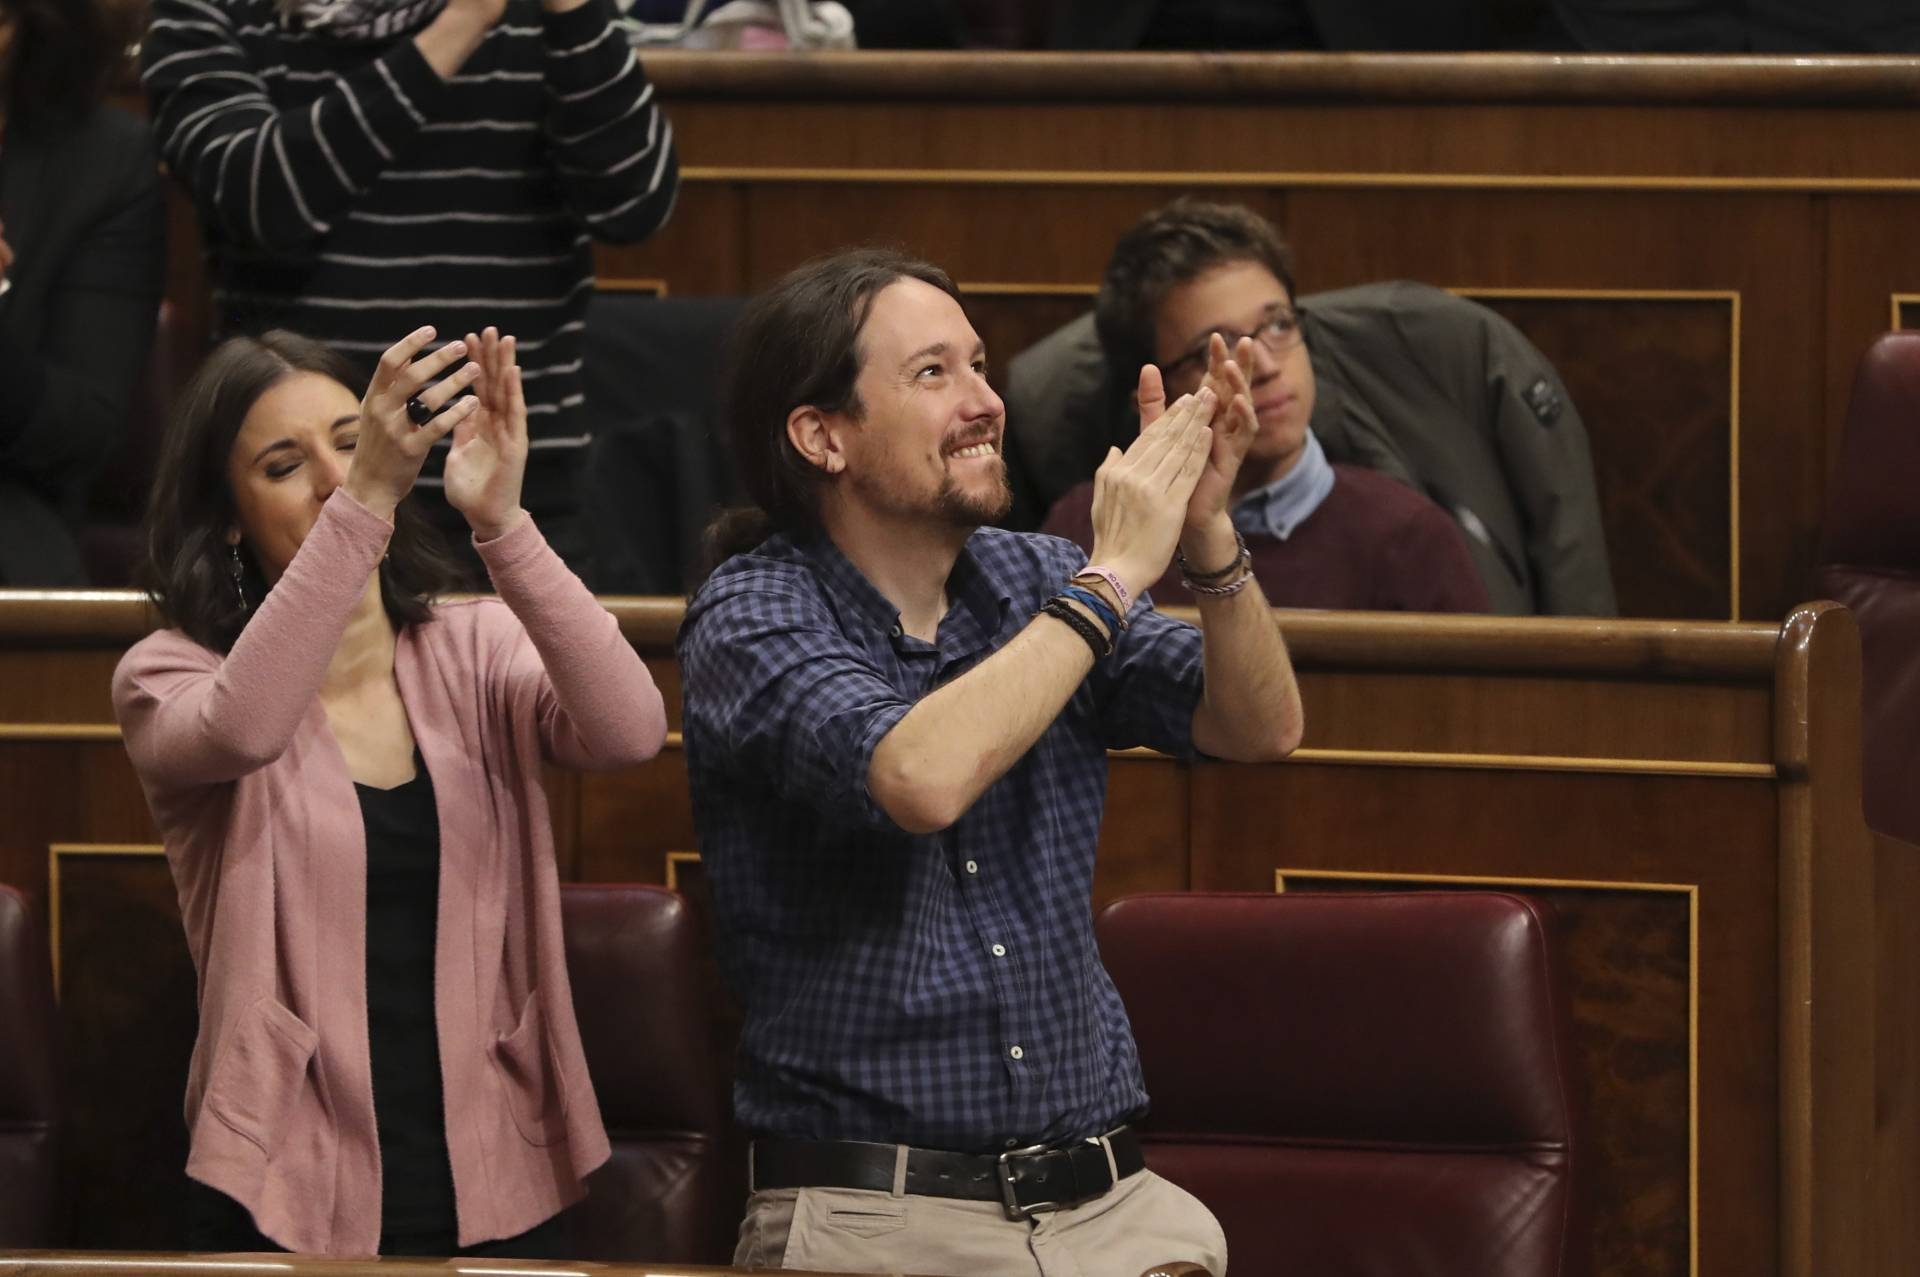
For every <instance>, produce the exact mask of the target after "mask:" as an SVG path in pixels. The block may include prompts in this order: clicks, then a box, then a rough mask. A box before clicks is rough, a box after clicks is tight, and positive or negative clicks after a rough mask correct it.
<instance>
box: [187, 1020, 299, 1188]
mask: <svg viewBox="0 0 1920 1277" xmlns="http://www.w3.org/2000/svg"><path fill="white" fill-rule="evenodd" d="M319 1044H320V1037H319V1035H318V1034H317V1033H315V1032H314V1031H313V1029H312V1028H310V1027H309V1026H308V1025H307V1023H306V1022H305V1021H304V1020H302V1019H301V1018H300V1017H299V1016H297V1015H295V1014H294V1013H293V1012H291V1011H289V1010H288V1009H287V1008H286V1007H285V1006H283V1005H282V1004H281V1003H280V1002H278V1001H276V1000H275V999H273V998H271V997H263V998H261V999H260V1000H259V1001H257V1002H255V1003H253V1004H252V1005H251V1006H249V1007H248V1008H247V1009H246V1010H245V1011H243V1012H241V1013H240V1018H239V1019H238V1020H237V1021H235V1023H234V1026H233V1028H232V1029H231V1030H230V1031H229V1032H228V1034H227V1039H226V1041H225V1042H223V1043H222V1044H221V1046H220V1058H219V1061H218V1062H217V1063H216V1064H215V1065H214V1067H213V1074H212V1076H211V1078H210V1079H209V1080H208V1083H207V1108H208V1109H209V1110H210V1111H211V1112H212V1113H213V1115H214V1116H215V1117H217V1118H219V1119H220V1121H222V1122H223V1123H225V1124H226V1125H227V1126H228V1127H230V1128H231V1129H232V1130H233V1131H234V1133H236V1134H237V1135H239V1136H241V1137H242V1138H243V1139H246V1140H247V1141H249V1142H250V1143H252V1144H254V1145H255V1146H257V1147H258V1148H259V1149H260V1151H261V1152H263V1153H266V1154H268V1155H271V1154H272V1153H273V1151H274V1147H275V1145H276V1144H277V1143H278V1142H279V1137H280V1134H281V1132H282V1130H283V1128H284V1127H285V1124H286V1117H287V1110H288V1108H289V1107H290V1106H291V1105H292V1103H293V1101H294V1098H295V1097H296V1096H297V1095H298V1094H299V1093H300V1091H301V1089H302V1088H303V1087H304V1086H305V1085H306V1077H307V1066H308V1064H309V1063H311V1062H312V1060H313V1054H314V1051H315V1049H316V1048H317V1047H318V1046H319Z"/></svg>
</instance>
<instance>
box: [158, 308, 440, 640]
mask: <svg viewBox="0 0 1920 1277" xmlns="http://www.w3.org/2000/svg"><path fill="white" fill-rule="evenodd" d="M300 372H310V373H318V374H320V375H321V376H323V377H331V378H332V379H333V380H335V381H337V382H339V383H340V384H341V385H343V386H345V387H346V388H347V389H349V390H353V389H354V382H355V381H356V380H358V378H356V377H355V376H354V372H353V368H352V367H351V366H350V365H349V364H348V363H347V361H346V360H345V359H343V358H342V357H341V356H340V355H339V354H337V353H336V352H334V351H333V350H331V349H329V348H328V347H326V346H324V345H322V344H320V343H319V342H317V341H314V340H313V339H312V338H310V337H302V336H300V335H299V334H297V333H290V332H284V331H279V330H276V331H274V332H269V333H265V334H263V335H262V336H259V337H235V338H232V339H231V340H229V341H226V342H223V343H221V345H220V346H219V347H218V348H216V349H215V350H214V352H213V353H212V354H210V355H208V356H207V358H206V362H204V363H202V364H201V365H200V370H199V371H198V372H197V373H195V374H194V376H193V380H191V381H189V382H188V383H187V385H186V387H185V389H183V390H182V391H181V392H180V398H179V400H178V401H177V402H176V403H175V404H174V408H173V415H172V418H171V419H170V420H169V421H168V423H167V435H166V438H165V439H164V440H163V441H162V443H161V445H160V458H159V461H158V462H157V464H156V466H155V470H154V476H153V492H152V494H151V495H150V496H149V497H148V500H147V519H146V555H145V557H144V559H143V560H142V561H141V563H140V566H139V569H138V572H137V576H138V580H139V583H140V585H141V587H142V588H143V589H145V590H146V592H147V594H148V596H149V597H151V598H152V599H153V602H154V606H155V607H157V608H159V609H160V614H161V615H162V616H163V617H165V618H166V621H167V623H168V624H169V625H172V626H175V627H176V628H178V629H181V630H184V631H185V632H186V634H187V635H188V637H190V638H192V639H193V640H194V641H195V642H198V643H202V644H205V645H206V646H207V647H210V648H213V649H214V650H215V651H218V652H225V651H228V650H229V649H231V648H232V647H233V643H234V640H235V639H237V638H238V637H239V636H240V631H241V630H242V629H244V628H246V624H247V618H248V617H249V616H251V615H252V613H253V609H254V608H256V607H258V606H259V605H260V600H261V599H263V598H265V597H266V593H267V590H268V588H269V587H268V585H267V581H266V578H265V576H263V575H262V574H261V571H260V565H259V563H258V562H256V561H255V559H254V556H253V554H252V552H251V551H250V550H248V549H247V547H246V546H245V545H244V544H243V545H242V546H241V547H240V562H241V577H240V590H239V591H236V590H235V589H234V579H233V571H232V563H233V553H232V551H231V550H230V549H229V548H228V543H227V531H228V529H230V528H231V527H233V524H234V520H235V519H236V518H237V517H238V512H237V508H236V506H235V505H234V500H233V489H232V487H231V486H230V485H229V483H228V480H227V461H228V458H229V457H230V456H231V455H232V453H233V441H234V440H235V439H236V438H237V437H239V434H240V426H241V423H242V422H244V421H245V420H246V419H247V414H248V413H249V412H251V411H252V410H253V406H254V404H256V403H258V402H259V401H260V397H261V396H262V395H264V394H266V393H267V391H269V390H271V389H272V388H273V387H274V386H276V385H278V384H279V383H280V382H281V381H283V380H285V379H286V378H287V377H290V376H292V375H293V374H295V373H300ZM354 393H355V394H358V393H359V392H358V391H357V390H356V391H354ZM460 584H461V580H460V569H459V568H458V567H457V566H456V565H455V563H454V561H453V559H452V557H451V556H450V555H449V554H448V552H447V549H446V546H445V544H444V542H442V540H441V538H440V534H439V533H438V532H437V531H436V530H435V529H434V528H433V527H432V525H430V524H429V523H428V522H427V521H426V518H425V516H423V515H422V514H421V513H420V512H419V511H418V510H417V509H415V508H414V505H413V502H412V500H411V499H409V500H406V501H402V502H401V503H400V508H399V509H398V510H396V511H394V516H393V539H392V540H391V541H389V542H388V545H387V556H386V558H385V559H383V560H381V563H380V594H381V599H382V601H383V602H384V603H385V604H386V609H387V616H388V617H389V618H390V619H391V620H392V621H393V623H394V625H396V626H401V625H407V624H410V623H412V622H416V621H425V620H427V619H428V618H429V617H430V616H431V615H432V601H433V599H434V598H435V597H437V596H439V595H441V594H445V593H447V592H449V591H450V590H453V589H456V588H458V587H459V585H460ZM241 594H244V596H245V601H244V603H243V601H242V599H241V597H240V595H241Z"/></svg>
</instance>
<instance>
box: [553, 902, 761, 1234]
mask: <svg viewBox="0 0 1920 1277" xmlns="http://www.w3.org/2000/svg"><path fill="white" fill-rule="evenodd" d="M560 896H561V909H562V913H563V916H564V920H565V927H566V946H567V972H568V975H569V977H570V978H571V979H572V982H573V1002H574V1011H575V1014H576V1015H577V1017H578V1018H579V1021H580V1037H581V1041H582V1043H583V1045H584V1047H585V1049H586V1055H587V1067H588V1070H589V1071H590V1072H591V1073H592V1075H593V1088H594V1091H595V1092H596V1094H597V1096H598V1098H599V1101H600V1114H601V1117H602V1118H603V1119H604V1120H605V1122H606V1125H607V1134H608V1136H609V1137H610V1138H611V1140H612V1143H613V1156H612V1158H611V1159H610V1160H609V1161H608V1163H607V1164H606V1165H605V1166H603V1167H602V1168H601V1169H600V1170H598V1171H596V1172H595V1173H594V1174H593V1176H592V1178H591V1180H590V1181H589V1183H588V1194H587V1199H586V1201H584V1202H582V1203H581V1204H580V1205H579V1206H577V1207H575V1208H574V1209H573V1210H572V1211H571V1212H569V1215H568V1230H569V1236H570V1240H571V1246H570V1247H569V1250H568V1254H569V1255H570V1256H571V1257H574V1258H579V1259H600V1260H631V1261H653V1262H667V1263H679V1264H689V1263H693V1264H698V1263H724V1262H725V1261H726V1260H727V1259H728V1258H729V1257H730V1256H731V1255H732V1252H733V1233H734V1228H735V1226H736V1224H737V1223H738V1220H739V1207H740V1205H741V1201H740V1197H739V1195H738V1194H737V1193H735V1192H733V1186H734V1183H735V1180H736V1179H737V1177H736V1176H732V1175H730V1174H729V1173H728V1171H727V1159H726V1157H725V1154H724V1153H723V1139H724V1137H725V1135H726V1131H727V1109H726V1102H725V1095H724V1093H723V1088H724V1082H723V1080H722V1074H721V1070H720V1069H719V1067H718V1063H717V1061H716V1058H715V1053H714V1051H713V1048H712V1043H711V1040H710V1032H711V1030H710V1023H711V1015H710V1012H709V1008H708V1005H707V996H708V989H707V982H706V975H707V972H706V966H705V962H706V958H705V946H704V943H703V941H702V937H701V930H700V927H699V924H698V921H697V919H696V918H695V916H694V914H693V912H692V910H691V909H689V908H688V906H687V902H686V901H685V900H684V899H683V898H682V897H681V896H679V895H678V894H676V893H674V892H671V891H668V890H666V889H665V888H664V887H652V886H641V885H619V886H599V885H589V884H582V883H570V884H567V885H565V886H563V887H562V888H561V889H560Z"/></svg>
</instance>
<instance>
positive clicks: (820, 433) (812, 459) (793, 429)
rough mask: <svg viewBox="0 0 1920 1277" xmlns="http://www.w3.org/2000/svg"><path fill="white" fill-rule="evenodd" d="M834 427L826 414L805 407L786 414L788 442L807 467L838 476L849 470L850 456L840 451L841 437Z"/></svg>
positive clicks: (808, 405) (805, 405) (816, 409)
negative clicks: (848, 458)
mask: <svg viewBox="0 0 1920 1277" xmlns="http://www.w3.org/2000/svg"><path fill="white" fill-rule="evenodd" d="M834 427H835V422H834V421H833V419H832V417H831V416H829V415H828V414H827V413H824V412H821V411H820V410H819V409H818V408H815V407H813V406H812V405H810V404H802V405H801V406H800V407H798V408H795V409H794V410H793V411H792V412H790V413H788V414H787V442H789V443H791V444H792V445H793V447H794V451H796V452H798V453H799V454H800V455H801V456H802V457H805V458H806V460H807V464H808V465H810V466H813V467H814V468H815V469H817V470H819V471H820V472H821V473H823V474H839V473H840V472H841V471H842V470H845V469H846V468H847V455H846V453H844V452H842V451H841V450H840V434H839V431H838V430H836V429H835V428H834Z"/></svg>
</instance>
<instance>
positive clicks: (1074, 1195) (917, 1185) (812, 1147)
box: [753, 1126, 1147, 1219]
mask: <svg viewBox="0 0 1920 1277" xmlns="http://www.w3.org/2000/svg"><path fill="white" fill-rule="evenodd" d="M1101 1138H1104V1139H1105V1141H1106V1143H1107V1144H1108V1145H1109V1146H1111V1147H1112V1149H1113V1163H1112V1165H1111V1166H1109V1165H1108V1162H1107V1150H1106V1148H1103V1147H1102V1146H1101ZM1101 1138H1088V1139H1084V1140H1079V1141H1076V1142H1075V1143H1072V1144H1065V1145H1045V1144H1036V1145H1034V1146H1032V1147H1030V1148H1015V1149H1008V1150H1007V1151H1006V1152H1004V1153H1001V1154H999V1155H997V1156H996V1155H995V1154H992V1153H948V1152H944V1151H942V1150H940V1149H933V1148H909V1149H908V1150H907V1183H906V1191H907V1192H909V1193H914V1194H918V1195H920V1196H923V1197H958V1198H962V1199H965V1200H967V1201H976V1202H999V1203H1000V1204H1001V1206H1002V1207H1003V1208H1004V1209H1005V1210H1006V1212H1007V1218H1008V1219H1026V1218H1028V1217H1029V1216H1031V1215H1035V1214H1038V1213H1039V1212H1041V1211H1049V1210H1060V1209H1061V1208H1063V1207H1067V1206H1077V1205H1078V1204H1080V1203H1081V1202H1084V1201H1090V1200H1092V1199H1093V1198H1095V1197H1099V1196H1100V1195H1101V1194H1103V1193H1105V1192H1106V1191H1107V1190H1108V1189H1110V1188H1112V1187H1113V1185H1114V1183H1115V1180H1116V1178H1118V1179H1125V1178H1126V1177H1127V1176H1129V1175H1132V1174H1135V1173H1136V1172H1139V1171H1143V1170H1145V1169H1146V1167H1147V1163H1146V1159H1145V1158H1143V1157H1142V1156H1141V1155H1140V1141H1139V1140H1138V1139H1137V1138H1135V1136H1134V1134H1133V1130H1132V1129H1131V1128H1130V1127H1125V1126H1122V1127H1119V1128H1117V1129H1115V1130H1114V1131H1112V1132H1110V1133H1109V1134H1107V1135H1106V1136H1104V1137H1101ZM898 1147H899V1146H898V1145H894V1144H863V1143H859V1142H857V1141H854V1140H755V1141H754V1142H753V1187H754V1188H755V1189H762V1188H865V1189H871V1190H873V1191H875V1192H881V1193H890V1192H892V1191H893V1171H894V1163H895V1161H896V1159H897V1157H898V1151H897V1150H898ZM1115 1169H1117V1170H1118V1171H1119V1175H1118V1176H1117V1177H1116V1176H1115V1175H1114V1170H1115Z"/></svg>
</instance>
